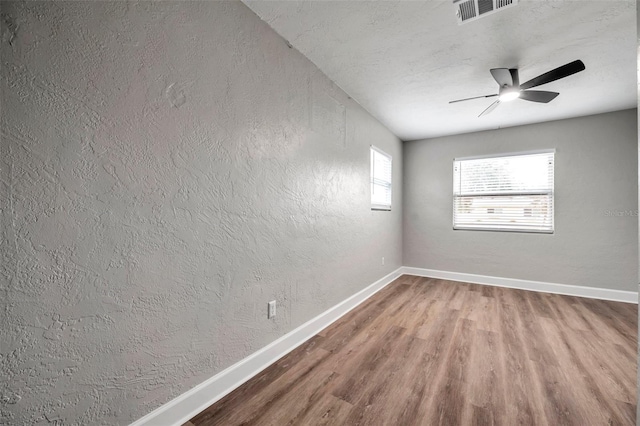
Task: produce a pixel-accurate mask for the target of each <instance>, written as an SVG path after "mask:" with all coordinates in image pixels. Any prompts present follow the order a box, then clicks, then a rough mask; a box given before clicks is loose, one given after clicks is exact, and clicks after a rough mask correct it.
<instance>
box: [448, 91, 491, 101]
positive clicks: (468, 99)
mask: <svg viewBox="0 0 640 426" xmlns="http://www.w3.org/2000/svg"><path fill="white" fill-rule="evenodd" d="M494 96H498V94H497V93H496V94H495V95H484V96H475V97H473V98H464V99H457V100H455V101H449V103H450V104H454V103H456V102H462V101H470V100H472V99H480V98H492V97H494Z"/></svg>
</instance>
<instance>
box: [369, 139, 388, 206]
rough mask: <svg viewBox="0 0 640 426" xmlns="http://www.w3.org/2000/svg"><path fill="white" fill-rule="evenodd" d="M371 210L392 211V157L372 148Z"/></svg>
mask: <svg viewBox="0 0 640 426" xmlns="http://www.w3.org/2000/svg"><path fill="white" fill-rule="evenodd" d="M371 210H391V156H390V155H389V154H386V153H385V152H383V151H381V150H379V149H378V148H376V147H375V146H372V147H371Z"/></svg>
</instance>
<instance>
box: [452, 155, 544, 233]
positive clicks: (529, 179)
mask: <svg viewBox="0 0 640 426" xmlns="http://www.w3.org/2000/svg"><path fill="white" fill-rule="evenodd" d="M553 161H554V152H553V151H543V152H533V153H520V154H506V155H501V156H493V157H482V158H479V157H475V158H456V159H455V160H454V161H453V229H477V230H494V231H518V232H546V233H552V232H553Z"/></svg>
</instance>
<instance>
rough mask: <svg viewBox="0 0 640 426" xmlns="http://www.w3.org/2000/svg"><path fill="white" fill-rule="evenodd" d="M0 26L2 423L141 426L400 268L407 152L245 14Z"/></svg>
mask: <svg viewBox="0 0 640 426" xmlns="http://www.w3.org/2000/svg"><path fill="white" fill-rule="evenodd" d="M1 8H2V19H3V22H2V39H1V43H2V44H1V46H2V52H1V60H2V70H1V86H0V87H1V90H2V114H1V130H2V144H1V149H2V152H1V154H2V155H1V163H0V167H1V171H2V178H1V180H0V182H1V185H2V186H1V188H2V194H1V195H2V200H3V202H2V250H1V251H2V253H1V254H2V267H1V269H0V270H1V273H2V274H1V280H2V281H1V284H0V292H1V293H0V294H1V295H0V300H1V302H0V303H1V311H0V312H1V314H0V315H2V327H1V328H0V337H1V350H0V357H1V358H0V363H1V370H0V388H1V389H0V392H1V397H2V400H1V401H0V404H2V405H1V406H0V411H1V413H2V417H1V419H0V423H3V422H5V423H8V424H31V423H46V422H51V423H55V424H65V425H66V424H124V423H128V422H130V421H133V420H135V419H137V418H139V417H141V416H142V415H144V414H146V413H148V412H149V411H151V410H152V409H154V408H156V407H158V406H160V405H161V404H163V403H165V402H167V401H169V400H170V399H171V398H173V397H175V396H177V395H179V394H181V393H183V392H185V391H186V390H188V389H190V388H192V387H193V386H195V385H196V384H198V383H200V382H202V381H203V380H205V379H207V378H209V377H211V376H212V375H214V374H215V373H217V372H219V371H221V370H222V369H224V368H225V367H228V366H230V365H231V364H233V363H235V362H237V361H239V360H240V359H242V358H244V357H246V356H247V355H249V354H251V353H253V352H255V351H256V350H258V349H259V348H261V347H263V346H265V345H267V344H268V343H270V342H272V341H273V340H275V339H276V338H278V337H280V336H282V335H283V334H285V333H287V332H288V331H290V330H292V329H293V328H295V327H297V326H298V325H300V324H302V323H304V322H305V321H307V320H309V319H311V318H313V317H314V316H316V315H317V314H319V313H321V312H323V311H325V310H326V309H328V308H329V307H331V306H333V305H335V304H336V303H338V302H340V301H342V300H344V299H345V298H347V297H348V296H350V295H352V294H354V293H356V292H357V291H359V290H361V289H362V288H364V287H366V286H367V285H369V284H371V283H372V282H374V281H375V280H377V279H379V278H381V277H383V276H384V275H386V274H387V273H389V272H391V271H393V270H395V269H396V268H398V267H399V266H401V261H402V254H401V251H402V229H401V219H402V217H401V206H402V198H401V180H402V172H401V168H402V157H401V149H402V147H401V143H400V141H399V140H398V139H397V138H396V137H394V136H393V135H392V134H391V133H390V132H388V131H387V130H386V129H385V128H384V127H383V126H381V125H380V124H379V123H378V122H376V121H375V120H374V119H373V118H372V117H371V116H370V115H369V114H367V113H366V112H365V111H364V110H363V109H362V108H360V107H359V106H358V105H357V104H356V103H355V102H354V101H352V100H351V99H350V98H348V97H347V96H346V95H345V94H344V93H343V92H342V91H341V90H339V89H338V88H337V87H335V86H334V85H333V84H332V83H331V82H330V81H329V80H328V79H327V78H326V77H325V76H324V75H322V74H321V73H320V72H319V70H318V69H317V68H316V67H315V66H314V65H313V64H312V63H310V62H309V61H308V60H307V59H306V58H304V57H303V56H302V55H301V54H300V53H298V52H297V51H295V50H294V49H291V48H289V47H288V46H287V44H286V43H285V41H284V40H283V39H281V38H280V37H279V36H278V35H277V34H276V33H275V32H274V31H272V30H271V29H270V28H269V27H268V26H267V24H265V23H264V22H262V21H261V20H260V19H258V18H257V17H256V16H255V15H254V14H253V12H251V11H250V10H249V9H248V8H247V7H246V6H244V5H243V4H241V3H239V2H161V3H154V2H135V3H127V4H125V3H123V2H69V3H62V2H55V3H50V2H37V3H36V2H24V3H20V4H13V3H6V2H2V3H1ZM370 144H375V145H377V146H379V147H380V148H382V149H384V150H386V151H387V152H389V153H390V154H392V155H393V159H394V187H393V190H394V208H393V211H392V212H372V211H371V210H370V204H369V203H370V199H369V145H370ZM382 256H384V257H385V258H386V264H385V265H384V266H383V265H381V257H382ZM271 299H276V300H277V301H278V316H277V317H276V318H275V320H272V321H270V320H267V319H266V307H267V301H269V300H271Z"/></svg>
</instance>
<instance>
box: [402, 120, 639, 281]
mask: <svg viewBox="0 0 640 426" xmlns="http://www.w3.org/2000/svg"><path fill="white" fill-rule="evenodd" d="M637 129H638V126H637V115H636V110H635V109H634V110H626V111H620V112H615V113H608V114H601V115H594V116H589V117H582V118H575V119H569V120H560V121H554V122H549V123H543V124H534V125H528V126H522V127H513V128H508V129H502V130H493V131H487V132H479V133H469V134H464V135H457V136H449V137H443V138H437V139H430V140H426V141H416V142H407V143H405V144H404V161H405V162H404V199H405V204H404V210H403V214H404V225H403V226H404V252H403V253H404V265H405V266H413V267H419V268H428V269H437V270H443V271H452V272H464V273H471V274H480V275H489V276H496V277H506V278H519V279H525V280H536V281H546V282H553V283H560V284H571V285H581V286H588V287H601V288H609V289H616V290H627V291H637V289H638V286H637V279H638V218H637V217H636V215H637V209H638V153H637V143H638V142H637V141H638V136H637ZM543 148H555V149H556V157H555V233H554V234H552V235H549V234H522V233H512V232H487V231H454V230H453V229H452V214H453V205H452V193H453V189H452V186H453V182H452V179H453V175H452V173H453V172H452V162H453V159H454V158H455V157H466V156H474V155H484V154H494V153H495V154H500V153H505V152H517V151H527V150H534V149H543ZM607 211H610V212H611V213H609V215H608V214H607ZM617 212H622V213H620V214H623V216H615V215H617V214H618V213H617ZM611 214H613V215H614V216H611Z"/></svg>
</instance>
